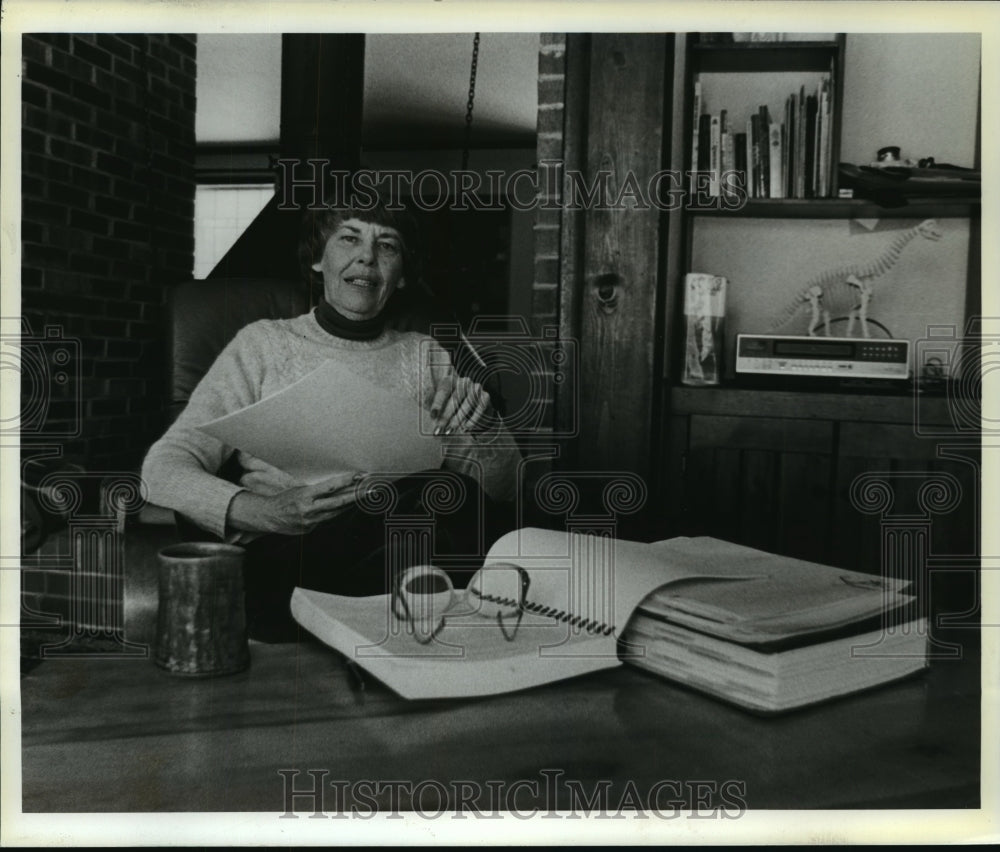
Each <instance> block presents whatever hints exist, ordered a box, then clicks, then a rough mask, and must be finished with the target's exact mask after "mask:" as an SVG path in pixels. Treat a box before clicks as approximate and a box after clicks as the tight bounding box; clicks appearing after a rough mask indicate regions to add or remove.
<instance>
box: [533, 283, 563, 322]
mask: <svg viewBox="0 0 1000 852" xmlns="http://www.w3.org/2000/svg"><path fill="white" fill-rule="evenodd" d="M558 297H559V290H558V288H551V289H548V290H537V289H536V290H533V291H532V293H531V310H532V312H533V313H534V314H535V315H536V316H543V315H551V316H553V317H554V316H555V313H556V311H557V310H558V307H559V298H558Z"/></svg>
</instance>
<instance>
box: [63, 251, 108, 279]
mask: <svg viewBox="0 0 1000 852" xmlns="http://www.w3.org/2000/svg"><path fill="white" fill-rule="evenodd" d="M109 267H110V262H109V261H108V259H107V258H105V257H99V256H97V255H95V254H75V255H73V266H72V268H73V269H74V270H75V271H77V272H80V273H82V274H84V275H107V274H108V272H109Z"/></svg>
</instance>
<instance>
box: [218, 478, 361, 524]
mask: <svg viewBox="0 0 1000 852" xmlns="http://www.w3.org/2000/svg"><path fill="white" fill-rule="evenodd" d="M279 472H280V471H279ZM363 477H364V474H363V473H340V474H337V475H336V476H331V477H330V478H329V479H326V480H324V481H323V482H319V483H316V484H315V485H296V486H294V487H291V488H286V489H284V490H282V491H278V492H276V493H274V494H259V493H254V492H253V491H240V492H239V493H238V494H237V495H236V496H235V497H233V499H232V501H231V502H230V504H229V512H228V513H227V515H226V526H227V527H229V528H232V529H237V530H247V531H250V532H265V533H280V534H282V535H302V534H304V533H307V532H309V531H310V530H312V529H313V527H315V526H316V525H317V524H321V523H322V522H323V521H326V520H329V519H330V518H332V517H334V515H336V514H338V513H339V512H340V510H341V508H343V507H344V506H346V505H347V504H348V503H352V502H353V501H354V500H355V499H356V498H357V489H358V483H359V482H360V480H361V479H362V478H363Z"/></svg>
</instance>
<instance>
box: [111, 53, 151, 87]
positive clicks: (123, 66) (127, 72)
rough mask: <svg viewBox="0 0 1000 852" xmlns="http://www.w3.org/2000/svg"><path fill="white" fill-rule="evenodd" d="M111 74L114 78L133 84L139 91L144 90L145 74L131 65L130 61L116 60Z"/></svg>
mask: <svg viewBox="0 0 1000 852" xmlns="http://www.w3.org/2000/svg"><path fill="white" fill-rule="evenodd" d="M112 73H114V75H115V76H116V77H121V78H122V79H123V80H128V82H130V83H133V84H135V85H136V86H138V87H139V88H141V89H145V88H146V74H145V72H144V71H142V70H141V69H140V68H138V67H137V66H136V65H135V64H133V63H132V61H131V60H122V59H116V60H115V64H114V70H113V72H112Z"/></svg>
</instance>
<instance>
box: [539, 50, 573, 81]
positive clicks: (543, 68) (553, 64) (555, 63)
mask: <svg viewBox="0 0 1000 852" xmlns="http://www.w3.org/2000/svg"><path fill="white" fill-rule="evenodd" d="M565 73H566V57H565V54H562V53H560V54H553V53H539V54H538V75H539V76H542V75H548V74H565Z"/></svg>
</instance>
